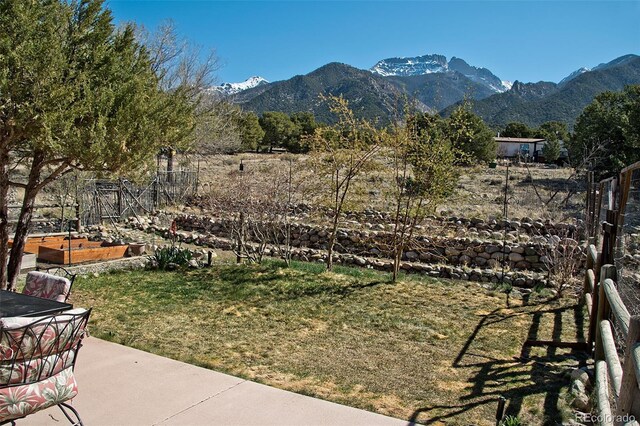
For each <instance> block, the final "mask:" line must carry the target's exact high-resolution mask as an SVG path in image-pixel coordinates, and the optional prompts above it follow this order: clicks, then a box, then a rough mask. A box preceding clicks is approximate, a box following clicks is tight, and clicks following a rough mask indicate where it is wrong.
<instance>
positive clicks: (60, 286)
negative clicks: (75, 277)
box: [22, 271, 71, 302]
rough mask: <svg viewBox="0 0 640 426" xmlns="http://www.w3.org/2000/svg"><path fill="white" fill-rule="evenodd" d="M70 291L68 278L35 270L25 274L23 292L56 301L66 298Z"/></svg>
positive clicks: (62, 300)
mask: <svg viewBox="0 0 640 426" xmlns="http://www.w3.org/2000/svg"><path fill="white" fill-rule="evenodd" d="M70 291H71V281H69V280H68V279H66V278H64V277H59V276H57V275H51V274H46V273H44V272H37V271H33V272H29V273H28V274H27V283H26V284H25V286H24V290H22V292H23V293H24V294H28V295H29V296H37V297H42V298H43V299H51V300H57V301H58V302H64V301H65V300H67V297H69V292H70Z"/></svg>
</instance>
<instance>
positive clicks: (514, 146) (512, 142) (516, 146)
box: [493, 136, 546, 158]
mask: <svg viewBox="0 0 640 426" xmlns="http://www.w3.org/2000/svg"><path fill="white" fill-rule="evenodd" d="M493 139H494V140H495V141H496V142H497V143H498V157H502V158H514V157H521V158H535V157H537V154H536V153H539V151H541V150H542V147H543V146H544V143H545V142H546V141H545V140H544V139H540V138H503V137H500V136H498V137H495V138H493Z"/></svg>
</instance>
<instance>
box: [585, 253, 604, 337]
mask: <svg viewBox="0 0 640 426" xmlns="http://www.w3.org/2000/svg"><path fill="white" fill-rule="evenodd" d="M588 252H589V254H588V257H591V258H592V259H593V262H594V264H593V274H594V277H595V278H596V279H594V280H593V289H592V292H591V311H589V334H588V338H587V339H588V343H589V344H590V345H593V344H594V342H595V339H596V329H597V328H598V322H597V319H598V300H599V295H600V280H599V279H598V278H599V277H600V271H601V269H602V256H601V255H600V254H599V253H598V251H597V249H596V246H594V245H593V244H591V245H589V247H588ZM588 275H589V274H588V271H587V277H588Z"/></svg>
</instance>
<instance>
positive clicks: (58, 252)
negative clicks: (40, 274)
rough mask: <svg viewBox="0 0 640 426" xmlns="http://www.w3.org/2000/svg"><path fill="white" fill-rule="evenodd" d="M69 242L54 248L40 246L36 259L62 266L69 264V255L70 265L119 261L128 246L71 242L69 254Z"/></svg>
mask: <svg viewBox="0 0 640 426" xmlns="http://www.w3.org/2000/svg"><path fill="white" fill-rule="evenodd" d="M68 244H69V242H68V241H64V243H63V244H61V245H62V246H63V247H60V246H61V245H60V244H57V245H56V246H55V247H49V246H47V245H41V246H40V251H39V252H38V259H39V260H42V261H44V262H49V263H56V264H62V265H68V264H69V254H71V263H72V264H74V263H82V262H91V261H96V260H109V259H120V258H121V257H124V255H125V253H126V252H127V248H128V247H129V246H128V245H111V246H109V245H105V243H101V242H97V241H96V242H94V241H83V242H77V243H74V241H73V240H72V244H71V253H70V252H69V246H68Z"/></svg>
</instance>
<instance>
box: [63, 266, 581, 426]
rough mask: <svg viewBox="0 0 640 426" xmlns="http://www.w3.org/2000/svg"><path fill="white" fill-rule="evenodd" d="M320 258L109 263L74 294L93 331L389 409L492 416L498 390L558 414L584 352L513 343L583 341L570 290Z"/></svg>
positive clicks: (461, 418) (434, 417)
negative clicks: (110, 267)
mask: <svg viewBox="0 0 640 426" xmlns="http://www.w3.org/2000/svg"><path fill="white" fill-rule="evenodd" d="M323 268H324V266H323V265H319V264H305V263H295V264H294V265H293V266H292V268H289V269H286V268H283V267H282V265H281V264H279V263H266V264H264V265H261V266H257V265H246V266H244V265H240V266H238V265H228V264H221V265H216V266H215V267H213V268H211V269H203V270H193V271H187V272H149V271H136V272H119V273H113V274H107V275H101V276H99V277H89V278H78V279H77V281H76V284H75V285H74V292H73V295H72V303H74V305H75V306H87V307H88V306H93V308H94V311H93V315H92V318H91V325H90V330H91V333H92V335H93V336H96V337H99V338H104V339H107V340H111V341H114V342H118V343H122V344H125V345H129V346H133V347H136V348H139V349H143V350H146V351H149V352H154V353H157V354H160V355H164V356H168V357H171V358H175V359H178V360H182V361H186V362H189V363H193V364H197V365H200V366H204V367H208V368H212V369H215V370H218V371H223V372H226V373H230V374H233V375H237V376H241V377H245V378H249V379H252V380H256V381H259V382H262V383H266V384H269V385H272V386H276V387H279V388H283V389H288V390H292V391H294V392H299V393H304V394H307V395H312V396H317V397H320V398H324V399H328V400H332V401H335V402H338V403H342V404H346V405H350V406H354V407H359V408H363V409H367V410H371V411H376V412H378V413H382V414H387V415H390V416H394V417H399V418H403V419H412V420H414V421H417V422H433V423H435V424H438V423H440V424H461V425H463V424H464V425H467V424H470V423H473V424H478V425H493V424H495V410H496V407H497V400H498V398H499V396H501V395H503V396H505V397H506V398H507V399H508V403H507V406H508V413H509V414H514V415H518V416H519V417H520V419H521V420H523V421H524V422H525V424H533V425H535V424H555V423H556V421H557V422H561V420H562V418H563V416H564V417H566V416H567V415H568V414H567V410H566V406H567V404H568V403H569V402H570V400H569V398H568V397H567V396H566V395H565V389H566V387H567V385H568V378H567V377H566V373H567V369H568V368H569V367H571V366H577V365H578V364H579V359H583V357H582V355H581V354H578V353H576V354H572V353H571V352H570V350H568V349H554V348H546V347H543V348H531V349H527V348H524V349H523V342H524V341H525V340H526V339H527V336H529V337H530V338H535V339H541V340H542V339H546V340H550V339H552V338H555V339H562V340H563V341H577V340H581V339H582V337H583V325H582V323H583V319H582V309H581V308H579V307H577V306H575V301H574V300H569V299H565V300H561V301H537V302H531V304H530V305H527V306H523V304H522V301H521V300H515V301H512V302H513V303H512V306H511V307H506V304H505V295H504V294H502V293H498V292H491V291H488V290H485V289H483V288H482V287H480V286H478V285H477V284H475V283H467V282H455V281H448V280H431V279H427V278H422V277H417V276H408V277H403V280H402V281H400V282H398V283H396V284H391V283H389V282H388V275H385V274H381V273H377V272H374V271H370V270H361V269H350V268H340V267H338V268H337V270H336V272H335V273H326V272H323ZM521 356H524V357H525V358H526V360H525V361H519V360H518V359H517V358H519V357H521ZM569 415H570V414H569Z"/></svg>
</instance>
